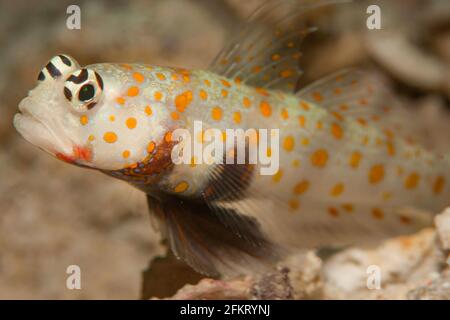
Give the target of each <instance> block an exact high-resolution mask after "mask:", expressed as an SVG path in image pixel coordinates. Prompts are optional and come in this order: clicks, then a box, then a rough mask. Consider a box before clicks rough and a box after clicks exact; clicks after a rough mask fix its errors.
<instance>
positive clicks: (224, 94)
mask: <svg viewBox="0 0 450 320" xmlns="http://www.w3.org/2000/svg"><path fill="white" fill-rule="evenodd" d="M221 93H222V97H224V98H226V97H227V96H228V91H227V90H225V89H222V91H221Z"/></svg>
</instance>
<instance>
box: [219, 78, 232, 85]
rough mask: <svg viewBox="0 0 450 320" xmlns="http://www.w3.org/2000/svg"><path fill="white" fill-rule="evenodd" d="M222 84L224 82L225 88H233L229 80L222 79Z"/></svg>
mask: <svg viewBox="0 0 450 320" xmlns="http://www.w3.org/2000/svg"><path fill="white" fill-rule="evenodd" d="M220 82H222V84H223V85H224V86H225V87H231V84H230V83H229V82H228V81H227V80H223V79H221V80H220Z"/></svg>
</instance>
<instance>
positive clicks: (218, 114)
mask: <svg viewBox="0 0 450 320" xmlns="http://www.w3.org/2000/svg"><path fill="white" fill-rule="evenodd" d="M211 117H212V118H213V119H214V120H216V121H219V120H220V119H222V108H220V107H214V108H212V110H211Z"/></svg>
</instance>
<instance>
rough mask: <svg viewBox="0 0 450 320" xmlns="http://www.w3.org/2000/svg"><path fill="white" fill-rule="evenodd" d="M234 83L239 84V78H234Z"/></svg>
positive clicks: (240, 80)
mask: <svg viewBox="0 0 450 320" xmlns="http://www.w3.org/2000/svg"><path fill="white" fill-rule="evenodd" d="M234 82H235V83H236V84H240V83H241V82H242V79H241V78H240V77H236V78H234Z"/></svg>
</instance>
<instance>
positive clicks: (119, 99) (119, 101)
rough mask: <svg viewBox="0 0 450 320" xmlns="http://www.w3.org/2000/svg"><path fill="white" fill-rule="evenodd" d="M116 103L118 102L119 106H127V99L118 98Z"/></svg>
mask: <svg viewBox="0 0 450 320" xmlns="http://www.w3.org/2000/svg"><path fill="white" fill-rule="evenodd" d="M116 102H117V103H118V104H121V105H123V104H125V99H124V98H122V97H117V98H116Z"/></svg>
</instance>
